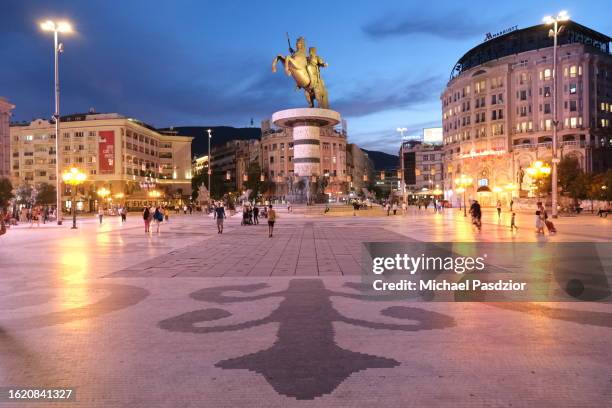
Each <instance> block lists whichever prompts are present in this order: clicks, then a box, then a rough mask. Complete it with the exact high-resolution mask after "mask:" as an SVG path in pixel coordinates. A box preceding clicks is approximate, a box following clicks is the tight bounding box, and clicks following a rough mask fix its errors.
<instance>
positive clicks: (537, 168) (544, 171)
mask: <svg viewBox="0 0 612 408" xmlns="http://www.w3.org/2000/svg"><path fill="white" fill-rule="evenodd" d="M525 172H526V173H527V174H528V175H529V177H531V178H532V179H533V180H535V181H536V182H537V181H539V180H541V179H543V178H544V177H548V175H550V173H551V169H550V166H549V165H548V164H546V163H544V162H543V161H541V160H538V161H535V162H533V163H532V164H531V166H529V167H527V168H526V169H525ZM532 184H535V183H532ZM536 188H538V187H537V185H536ZM538 192H539V188H538ZM538 194H539V193H538Z"/></svg>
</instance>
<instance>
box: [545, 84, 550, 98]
mask: <svg viewBox="0 0 612 408" xmlns="http://www.w3.org/2000/svg"><path fill="white" fill-rule="evenodd" d="M550 95H551V92H550V86H545V87H544V96H545V97H547V98H548V97H550Z"/></svg>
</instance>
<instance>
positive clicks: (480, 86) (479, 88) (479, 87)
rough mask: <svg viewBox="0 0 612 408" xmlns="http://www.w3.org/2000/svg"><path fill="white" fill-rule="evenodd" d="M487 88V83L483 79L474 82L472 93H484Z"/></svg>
mask: <svg viewBox="0 0 612 408" xmlns="http://www.w3.org/2000/svg"><path fill="white" fill-rule="evenodd" d="M486 88H487V82H486V81H485V80H484V79H483V80H482V81H479V82H476V83H475V84H474V92H475V93H480V92H484V91H485V90H486Z"/></svg>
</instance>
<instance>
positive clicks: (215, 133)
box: [159, 126, 261, 156]
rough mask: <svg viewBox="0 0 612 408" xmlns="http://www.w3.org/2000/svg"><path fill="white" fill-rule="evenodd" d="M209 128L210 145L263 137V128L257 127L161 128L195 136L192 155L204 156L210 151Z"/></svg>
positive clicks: (182, 134)
mask: <svg viewBox="0 0 612 408" xmlns="http://www.w3.org/2000/svg"><path fill="white" fill-rule="evenodd" d="M207 129H211V130H212V139H211V140H210V146H211V148H212V147H215V146H221V145H224V144H225V143H226V142H229V141H230V140H236V139H239V140H248V139H261V129H260V128H255V127H252V128H251V127H249V128H235V127H231V126H174V127H172V128H162V129H159V130H174V131H176V132H178V134H179V135H181V136H191V137H194V138H195V139H193V143H192V144H191V155H192V156H203V155H206V154H207V153H208V140H207V139H208V133H207V132H206V130H207Z"/></svg>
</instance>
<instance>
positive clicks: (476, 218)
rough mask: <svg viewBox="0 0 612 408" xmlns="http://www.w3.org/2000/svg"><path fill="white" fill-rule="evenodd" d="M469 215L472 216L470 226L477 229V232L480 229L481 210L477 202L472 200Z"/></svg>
mask: <svg viewBox="0 0 612 408" xmlns="http://www.w3.org/2000/svg"><path fill="white" fill-rule="evenodd" d="M470 215H471V216H472V224H474V225H475V226H476V228H478V231H479V232H480V230H481V229H482V221H481V220H482V210H481V208H480V204H479V203H478V201H476V200H474V201H473V202H472V205H471V207H470Z"/></svg>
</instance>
